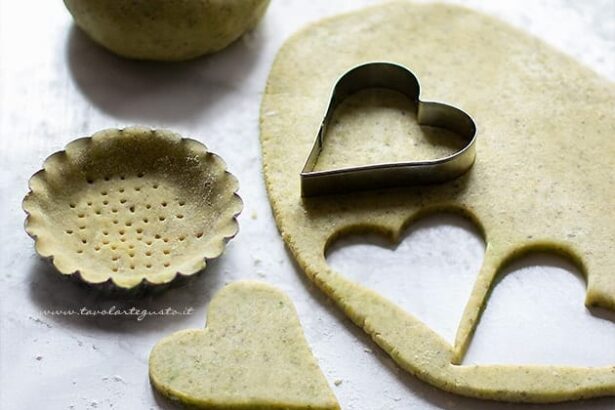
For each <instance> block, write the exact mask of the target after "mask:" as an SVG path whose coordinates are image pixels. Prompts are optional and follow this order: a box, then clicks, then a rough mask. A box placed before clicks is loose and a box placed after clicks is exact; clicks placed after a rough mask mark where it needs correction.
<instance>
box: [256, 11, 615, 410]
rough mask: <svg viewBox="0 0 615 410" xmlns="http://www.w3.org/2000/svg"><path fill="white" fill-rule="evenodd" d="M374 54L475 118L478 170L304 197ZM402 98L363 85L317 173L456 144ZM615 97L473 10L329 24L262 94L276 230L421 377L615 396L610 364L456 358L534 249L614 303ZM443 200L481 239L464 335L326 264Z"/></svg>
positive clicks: (280, 60) (286, 52) (501, 391)
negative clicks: (337, 247) (342, 240)
mask: <svg viewBox="0 0 615 410" xmlns="http://www.w3.org/2000/svg"><path fill="white" fill-rule="evenodd" d="M374 60H387V61H394V62H397V63H400V64H403V65H405V66H406V67H408V68H410V69H411V70H412V71H413V72H414V74H416V75H417V77H418V79H419V81H420V82H421V88H422V93H421V98H422V99H424V100H427V101H434V100H435V101H444V102H447V103H450V104H453V105H455V106H457V107H460V108H461V109H463V110H464V111H465V112H467V113H468V114H470V115H471V116H472V117H473V118H474V120H475V121H476V123H477V125H478V139H477V157H476V163H475V164H474V167H473V168H472V169H471V170H470V172H469V173H468V174H466V175H465V176H463V177H461V178H459V179H456V180H454V181H451V182H449V183H446V184H442V185H434V186H424V187H415V188H404V189H396V190H386V191H382V192H364V193H357V194H351V195H346V196H329V197H320V198H318V197H315V198H307V199H302V198H301V192H300V179H299V174H300V172H301V169H302V167H303V164H304V163H305V160H306V158H307V156H308V153H309V152H310V150H311V148H312V146H313V144H314V139H315V137H316V134H317V130H318V128H319V126H320V123H321V121H322V118H323V114H324V112H325V109H326V107H327V105H328V103H329V96H330V92H331V88H332V86H333V84H334V83H335V80H336V79H337V78H338V77H339V76H340V75H341V74H342V73H344V72H345V71H347V70H348V69H349V68H351V67H353V66H355V65H358V64H361V63H364V62H366V61H374ZM400 98H401V97H400V96H399V95H391V93H384V92H382V91H375V90H368V91H364V92H363V93H362V94H358V95H355V96H354V98H351V99H349V100H347V101H346V102H345V104H343V105H342V106H340V107H339V109H338V110H337V112H336V116H337V118H334V121H333V122H332V126H331V127H330V128H329V131H328V134H327V137H326V139H325V144H324V148H323V153H322V155H321V157H320V160H319V161H318V164H317V169H318V170H324V169H331V168H339V167H344V166H349V165H359V164H368V163H373V162H387V161H399V160H418V159H434V158H438V157H441V156H443V155H446V154H448V153H451V152H453V151H454V150H455V146H453V144H446V143H445V141H447V138H443V135H442V133H441V132H434V130H429V131H428V130H427V129H422V128H421V127H418V126H417V125H416V120H415V116H414V110H413V109H412V107H411V104H410V102H409V101H405V103H404V101H403V99H401V100H400ZM378 102H379V104H377V103H378ZM613 107H615V87H614V86H613V84H612V83H610V82H608V81H607V80H605V79H603V78H600V77H599V76H598V75H596V74H595V73H593V72H591V71H590V70H588V69H587V68H585V67H583V66H581V65H580V64H578V63H577V62H576V61H574V60H573V59H571V58H570V57H567V56H565V55H563V54H561V53H559V52H557V51H555V50H553V49H552V48H550V47H549V46H547V45H545V44H544V43H542V42H540V41H539V40H537V39H534V38H531V37H529V36H528V35H526V34H525V33H523V32H521V31H519V30H516V29H514V28H511V27H509V26H508V25H506V24H504V23H502V22H500V21H498V20H496V19H494V18H491V17H487V16H485V15H482V14H480V13H476V12H473V11H470V10H467V9H464V8H460V7H455V6H448V5H440V4H430V5H416V4H413V3H410V2H394V3H390V4H385V5H381V6H378V7H374V8H370V9H366V10H364V11H358V12H355V13H352V14H347V15H342V16H338V17H334V18H331V19H326V20H324V21H321V22H318V23H316V24H314V25H312V26H309V27H307V28H306V29H304V30H302V31H300V32H299V33H298V34H296V35H295V36H293V37H292V38H291V39H290V40H288V41H287V43H286V44H285V45H284V46H283V47H282V49H281V50H280V52H279V54H278V56H277V58H276V61H275V63H274V65H273V67H272V70H271V74H270V77H269V81H268V84H267V89H266V91H265V95H264V97H263V102H262V106H261V144H262V150H263V162H264V171H265V178H266V183H267V189H268V193H269V197H270V200H271V204H272V207H273V210H274V213H275V217H276V221H277V224H278V227H279V229H280V232H281V234H282V236H283V238H284V240H285V242H286V244H287V245H288V247H289V248H290V250H291V251H292V253H293V255H294V257H295V258H296V259H297V262H298V264H299V265H300V266H301V268H302V269H303V270H304V271H305V273H306V274H307V276H308V277H309V278H310V279H311V280H312V281H313V282H314V283H316V284H317V285H318V287H319V288H320V289H322V290H323V291H324V292H325V293H326V294H327V295H328V296H329V297H330V298H331V299H332V300H333V301H334V302H335V303H336V304H337V305H338V306H339V308H340V309H342V310H343V311H344V313H345V314H346V315H347V316H348V317H350V318H351V319H352V320H353V321H354V322H355V323H356V324H357V325H358V326H360V327H362V328H363V329H364V331H365V332H366V333H368V334H369V335H370V336H371V337H372V338H373V340H374V341H375V342H376V343H377V344H378V345H379V346H380V347H381V348H382V349H383V350H384V351H386V352H387V353H388V354H389V355H390V356H391V357H392V358H393V359H394V360H395V361H396V362H397V363H398V364H399V365H400V367H402V368H403V369H405V370H407V371H409V372H411V373H413V374H415V375H416V376H417V377H419V378H421V379H422V380H424V381H427V382H428V383H431V384H432V385H434V386H437V387H439V388H441V389H444V390H447V391H450V392H454V393H458V394H462V395H467V396H473V397H479V398H488V399H494V400H507V401H519V402H556V401H563V400H572V399H579V398H585V397H592V396H613V395H615V366H603V367H594V368H584V367H567V366H538V365H531V364H528V363H519V364H518V365H460V363H461V362H462V359H463V356H464V353H465V350H466V348H467V346H468V343H469V342H470V340H471V337H472V333H473V331H474V329H475V327H476V324H477V323H478V321H479V320H480V315H481V312H482V309H483V308H484V306H485V304H486V303H487V300H488V298H489V294H490V292H489V290H490V289H491V288H492V285H493V283H494V280H495V278H496V276H497V274H498V272H500V271H501V270H502V268H503V267H504V266H505V265H506V264H508V263H509V262H510V261H511V260H512V259H514V258H517V257H519V256H520V255H523V254H524V253H526V252H531V251H534V250H547V251H551V252H556V253H560V254H563V255H564V256H566V257H568V258H570V259H572V260H573V261H574V262H575V263H576V264H577V265H578V266H579V267H580V269H581V271H582V272H583V273H584V274H585V275H586V277H587V298H586V303H587V305H600V306H602V307H604V308H607V309H615V270H614V266H615V249H614V244H615V229H614V228H615V209H614V204H615V172H614V169H615V138H614V136H615V115H614V111H613ZM439 211H455V212H459V213H461V214H462V215H465V216H467V217H468V218H470V219H471V220H473V221H474V222H475V223H476V225H477V226H478V227H479V230H480V231H482V232H483V234H484V237H485V241H486V243H487V247H486V253H485V257H484V262H483V266H482V268H481V270H480V272H479V273H478V277H477V281H476V283H475V286H474V288H473V291H472V294H471V296H470V298H469V300H468V302H467V305H466V308H465V312H464V314H463V317H462V319H461V322H460V325H459V328H458V331H457V337H456V341H455V343H454V345H450V344H449V343H448V342H447V341H445V340H444V339H443V338H441V337H440V336H439V335H438V334H437V333H436V332H434V331H433V330H432V329H430V328H429V327H427V326H426V325H425V324H424V323H422V322H420V321H419V320H418V319H417V318H415V317H414V316H413V315H412V314H411V313H412V312H406V311H404V310H403V309H401V308H400V307H399V306H397V305H395V304H394V303H392V302H391V301H390V300H388V299H387V298H385V297H383V296H381V295H380V294H378V293H376V292H374V291H371V290H370V289H367V288H366V287H364V286H361V285H360V284H357V283H354V282H353V281H351V280H349V278H347V277H346V276H344V275H342V274H340V273H338V272H336V271H334V270H333V269H331V268H330V267H329V266H328V264H327V261H326V259H325V252H326V249H327V246H328V245H329V244H330V243H331V242H332V241H334V240H335V239H336V238H337V237H339V236H340V235H343V234H347V233H350V232H357V231H360V232H365V231H366V230H369V231H376V232H380V233H383V234H384V235H386V236H388V237H389V238H391V239H392V240H393V241H395V240H398V239H399V238H400V235H401V234H402V233H403V232H404V230H405V228H406V227H407V226H408V225H409V224H411V223H412V222H413V221H415V220H417V219H418V218H421V217H423V216H425V215H426V214H429V213H434V212H439ZM382 273H383V274H384V273H385V272H382ZM528 337H531V336H530V335H528ZM570 343H575V342H574V340H571V341H570ZM582 348H591V346H588V347H582Z"/></svg>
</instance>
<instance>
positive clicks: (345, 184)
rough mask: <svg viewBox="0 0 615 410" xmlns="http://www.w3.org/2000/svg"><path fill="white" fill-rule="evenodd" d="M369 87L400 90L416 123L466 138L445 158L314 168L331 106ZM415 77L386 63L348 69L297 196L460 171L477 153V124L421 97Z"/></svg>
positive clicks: (427, 180) (437, 179) (441, 178)
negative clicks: (410, 104) (413, 111)
mask: <svg viewBox="0 0 615 410" xmlns="http://www.w3.org/2000/svg"><path fill="white" fill-rule="evenodd" d="M368 88H386V89H390V90H394V91H399V92H401V93H402V94H404V95H405V96H407V97H408V98H409V99H410V100H411V101H413V102H414V103H415V106H416V117H417V122H418V123H419V125H425V126H430V127H438V128H443V129H446V130H448V131H451V132H453V133H455V134H457V135H460V136H461V137H463V138H464V139H465V140H466V141H467V142H466V144H465V146H464V147H463V148H462V149H460V150H459V151H457V152H455V153H454V154H452V155H449V156H447V157H443V158H438V159H435V160H428V161H408V162H391V163H382V164H372V165H362V166H356V167H346V168H339V169H331V170H325V171H314V167H315V166H316V162H317V161H318V157H319V156H320V153H321V151H322V148H323V144H324V139H325V135H326V133H327V126H328V124H329V121H330V120H331V118H332V117H333V112H334V111H335V108H336V107H337V106H338V105H339V104H340V103H341V102H342V101H343V100H344V99H345V98H346V97H348V96H349V95H351V94H354V93H356V92H357V91H360V90H363V89H368ZM419 95H420V86H419V82H418V80H417V78H416V76H415V75H414V74H413V73H412V72H411V71H410V70H409V69H407V68H406V67H404V66H401V65H398V64H394V63H389V62H370V63H366V64H362V65H359V66H357V67H354V68H352V69H350V70H349V71H347V72H346V73H345V74H344V75H342V76H341V77H340V78H339V79H338V80H337V83H336V84H335V86H334V88H333V92H332V93H331V101H330V102H329V107H328V108H327V112H326V114H325V116H324V119H323V121H322V124H321V125H320V129H319V130H318V135H317V137H316V142H315V143H314V147H313V148H312V151H311V152H310V155H309V156H308V159H307V161H306V163H305V166H304V167H303V171H301V195H302V196H304V197H306V196H315V195H324V194H334V193H347V192H353V191H362V190H369V189H379V188H389V187H398V186H407V185H425V184H433V183H441V182H445V181H449V180H451V179H455V178H457V177H459V176H461V175H463V174H464V173H465V172H466V171H468V170H469V169H470V168H471V167H472V165H473V164H474V159H475V157H476V149H475V142H476V125H475V124H474V121H473V120H472V118H471V117H470V116H469V115H468V114H466V113H465V112H463V111H462V110H460V109H458V108H455V107H452V106H450V105H446V104H442V103H437V102H431V101H421V100H420V99H419Z"/></svg>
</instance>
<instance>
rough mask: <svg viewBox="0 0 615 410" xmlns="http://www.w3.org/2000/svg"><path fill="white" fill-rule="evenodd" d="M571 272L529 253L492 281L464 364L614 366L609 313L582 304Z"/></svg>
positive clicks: (558, 261) (580, 286)
mask: <svg viewBox="0 0 615 410" xmlns="http://www.w3.org/2000/svg"><path fill="white" fill-rule="evenodd" d="M584 296H585V280H584V278H583V275H582V274H581V272H580V271H579V269H577V267H576V266H575V265H574V264H572V263H570V262H569V261H567V260H566V259H564V258H562V257H560V256H555V255H552V254H548V253H534V254H530V255H527V256H525V257H523V258H522V259H518V260H516V261H514V262H512V263H511V264H510V265H508V266H507V267H506V268H504V270H502V271H501V273H500V274H499V276H498V279H497V281H496V282H495V284H494V285H493V290H492V293H491V296H490V298H489V301H488V303H487V307H486V308H485V311H484V312H483V314H482V317H481V319H480V323H479V324H478V326H477V328H476V332H475V334H474V337H473V339H472V342H471V344H470V348H469V349H468V352H467V353H466V356H465V358H464V364H496V363H497V364H516V365H519V364H541V365H573V366H610V365H613V364H614V363H615V312H609V311H606V310H602V309H600V310H598V309H596V310H595V311H594V310H593V309H592V310H591V311H590V310H589V309H587V308H586V307H585V305H584V304H583V298H584Z"/></svg>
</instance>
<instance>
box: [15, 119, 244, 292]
mask: <svg viewBox="0 0 615 410" xmlns="http://www.w3.org/2000/svg"><path fill="white" fill-rule="evenodd" d="M225 167H226V166H225V164H224V162H223V160H222V159H221V158H220V157H219V156H217V155H215V154H213V153H211V152H209V151H208V150H207V148H206V147H205V145H203V144H202V143H200V142H198V141H196V140H192V139H188V138H182V137H181V136H179V135H178V134H175V133H173V132H171V131H167V130H152V129H147V128H138V127H131V128H126V129H108V130H103V131H100V132H97V133H95V134H94V135H92V136H91V137H87V138H80V139H77V140H74V141H72V142H71V143H69V144H68V145H67V146H66V148H65V150H64V151H60V152H56V153H54V154H52V155H51V156H50V157H48V158H47V159H46V160H45V162H44V165H43V169H42V170H40V171H38V172H37V173H36V174H34V175H33V176H32V178H31V179H30V182H29V187H30V192H29V193H28V194H27V195H26V197H25V198H24V201H23V209H24V211H25V212H26V214H27V218H26V223H25V229H26V232H27V233H28V234H29V235H30V236H31V237H32V238H33V239H34V240H35V249H36V252H37V253H38V254H39V255H40V256H42V257H44V258H48V259H50V260H51V261H52V263H53V265H54V266H55V268H56V269H57V270H58V271H59V272H60V273H61V274H63V275H67V276H71V277H75V278H77V279H79V280H81V281H83V282H86V283H89V284H96V285H97V286H100V287H101V288H105V287H107V288H111V289H115V288H124V289H132V288H135V287H137V286H139V285H144V286H147V285H162V284H167V283H169V282H171V281H173V280H174V279H175V278H177V277H181V276H190V275H193V274H195V273H197V272H199V271H201V270H203V269H204V268H205V266H206V265H207V260H208V259H212V258H216V257H218V256H220V255H221V254H222V252H223V250H224V247H225V245H226V242H227V241H228V240H230V239H231V238H233V237H234V236H235V235H236V234H237V232H238V223H237V216H238V215H239V213H240V212H241V210H242V208H243V203H242V200H241V198H239V196H238V195H237V190H238V187H239V184H238V181H237V179H236V178H235V177H234V176H233V175H232V174H230V173H229V172H228V171H227V170H226V169H225Z"/></svg>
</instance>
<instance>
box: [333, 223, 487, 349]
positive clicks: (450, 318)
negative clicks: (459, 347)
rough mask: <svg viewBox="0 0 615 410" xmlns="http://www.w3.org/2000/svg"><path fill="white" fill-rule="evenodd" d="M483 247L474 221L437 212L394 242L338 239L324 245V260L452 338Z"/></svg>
mask: <svg viewBox="0 0 615 410" xmlns="http://www.w3.org/2000/svg"><path fill="white" fill-rule="evenodd" d="M484 252H485V243H484V240H483V238H482V235H481V234H480V233H479V231H478V230H477V229H476V227H475V226H474V224H473V223H472V222H470V221H469V220H467V219H465V218H463V217H461V216H458V215H454V214H436V215H430V216H427V217H425V218H423V219H421V220H419V221H417V222H415V223H414V224H412V225H411V226H410V227H409V229H408V230H407V231H406V232H405V233H404V235H403V237H402V238H401V240H399V241H395V243H391V241H387V240H386V239H385V238H383V237H382V236H380V235H375V234H373V235H368V236H366V235H351V236H346V237H343V238H341V239H338V240H336V241H335V242H333V243H332V244H331V246H330V247H329V249H328V252H327V262H328V263H329V265H330V266H331V267H332V268H333V269H335V270H336V271H337V272H341V273H342V274H344V275H345V276H347V277H349V278H350V279H351V280H353V281H355V282H358V283H361V284H362V285H364V286H366V287H368V288H370V289H372V290H374V291H376V292H377V293H380V294H381V295H383V296H385V297H387V298H388V299H389V300H391V301H392V302H394V303H396V304H397V305H398V306H400V307H401V308H403V309H404V310H405V311H407V312H409V313H411V314H412V315H415V316H416V317H417V318H418V319H420V320H421V321H423V322H424V323H425V324H427V325H428V326H429V327H431V328H432V330H434V331H436V332H437V333H438V334H440V335H441V336H442V337H444V338H445V339H446V340H447V341H449V342H450V343H451V344H453V342H454V340H455V333H456V332H457V327H458V325H459V320H460V319H461V315H462V313H463V310H464V308H465V305H466V303H467V301H468V298H469V297H470V293H471V291H472V287H473V285H474V283H475V281H476V277H477V275H478V272H479V270H480V267H481V264H482V260H483V255H484Z"/></svg>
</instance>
